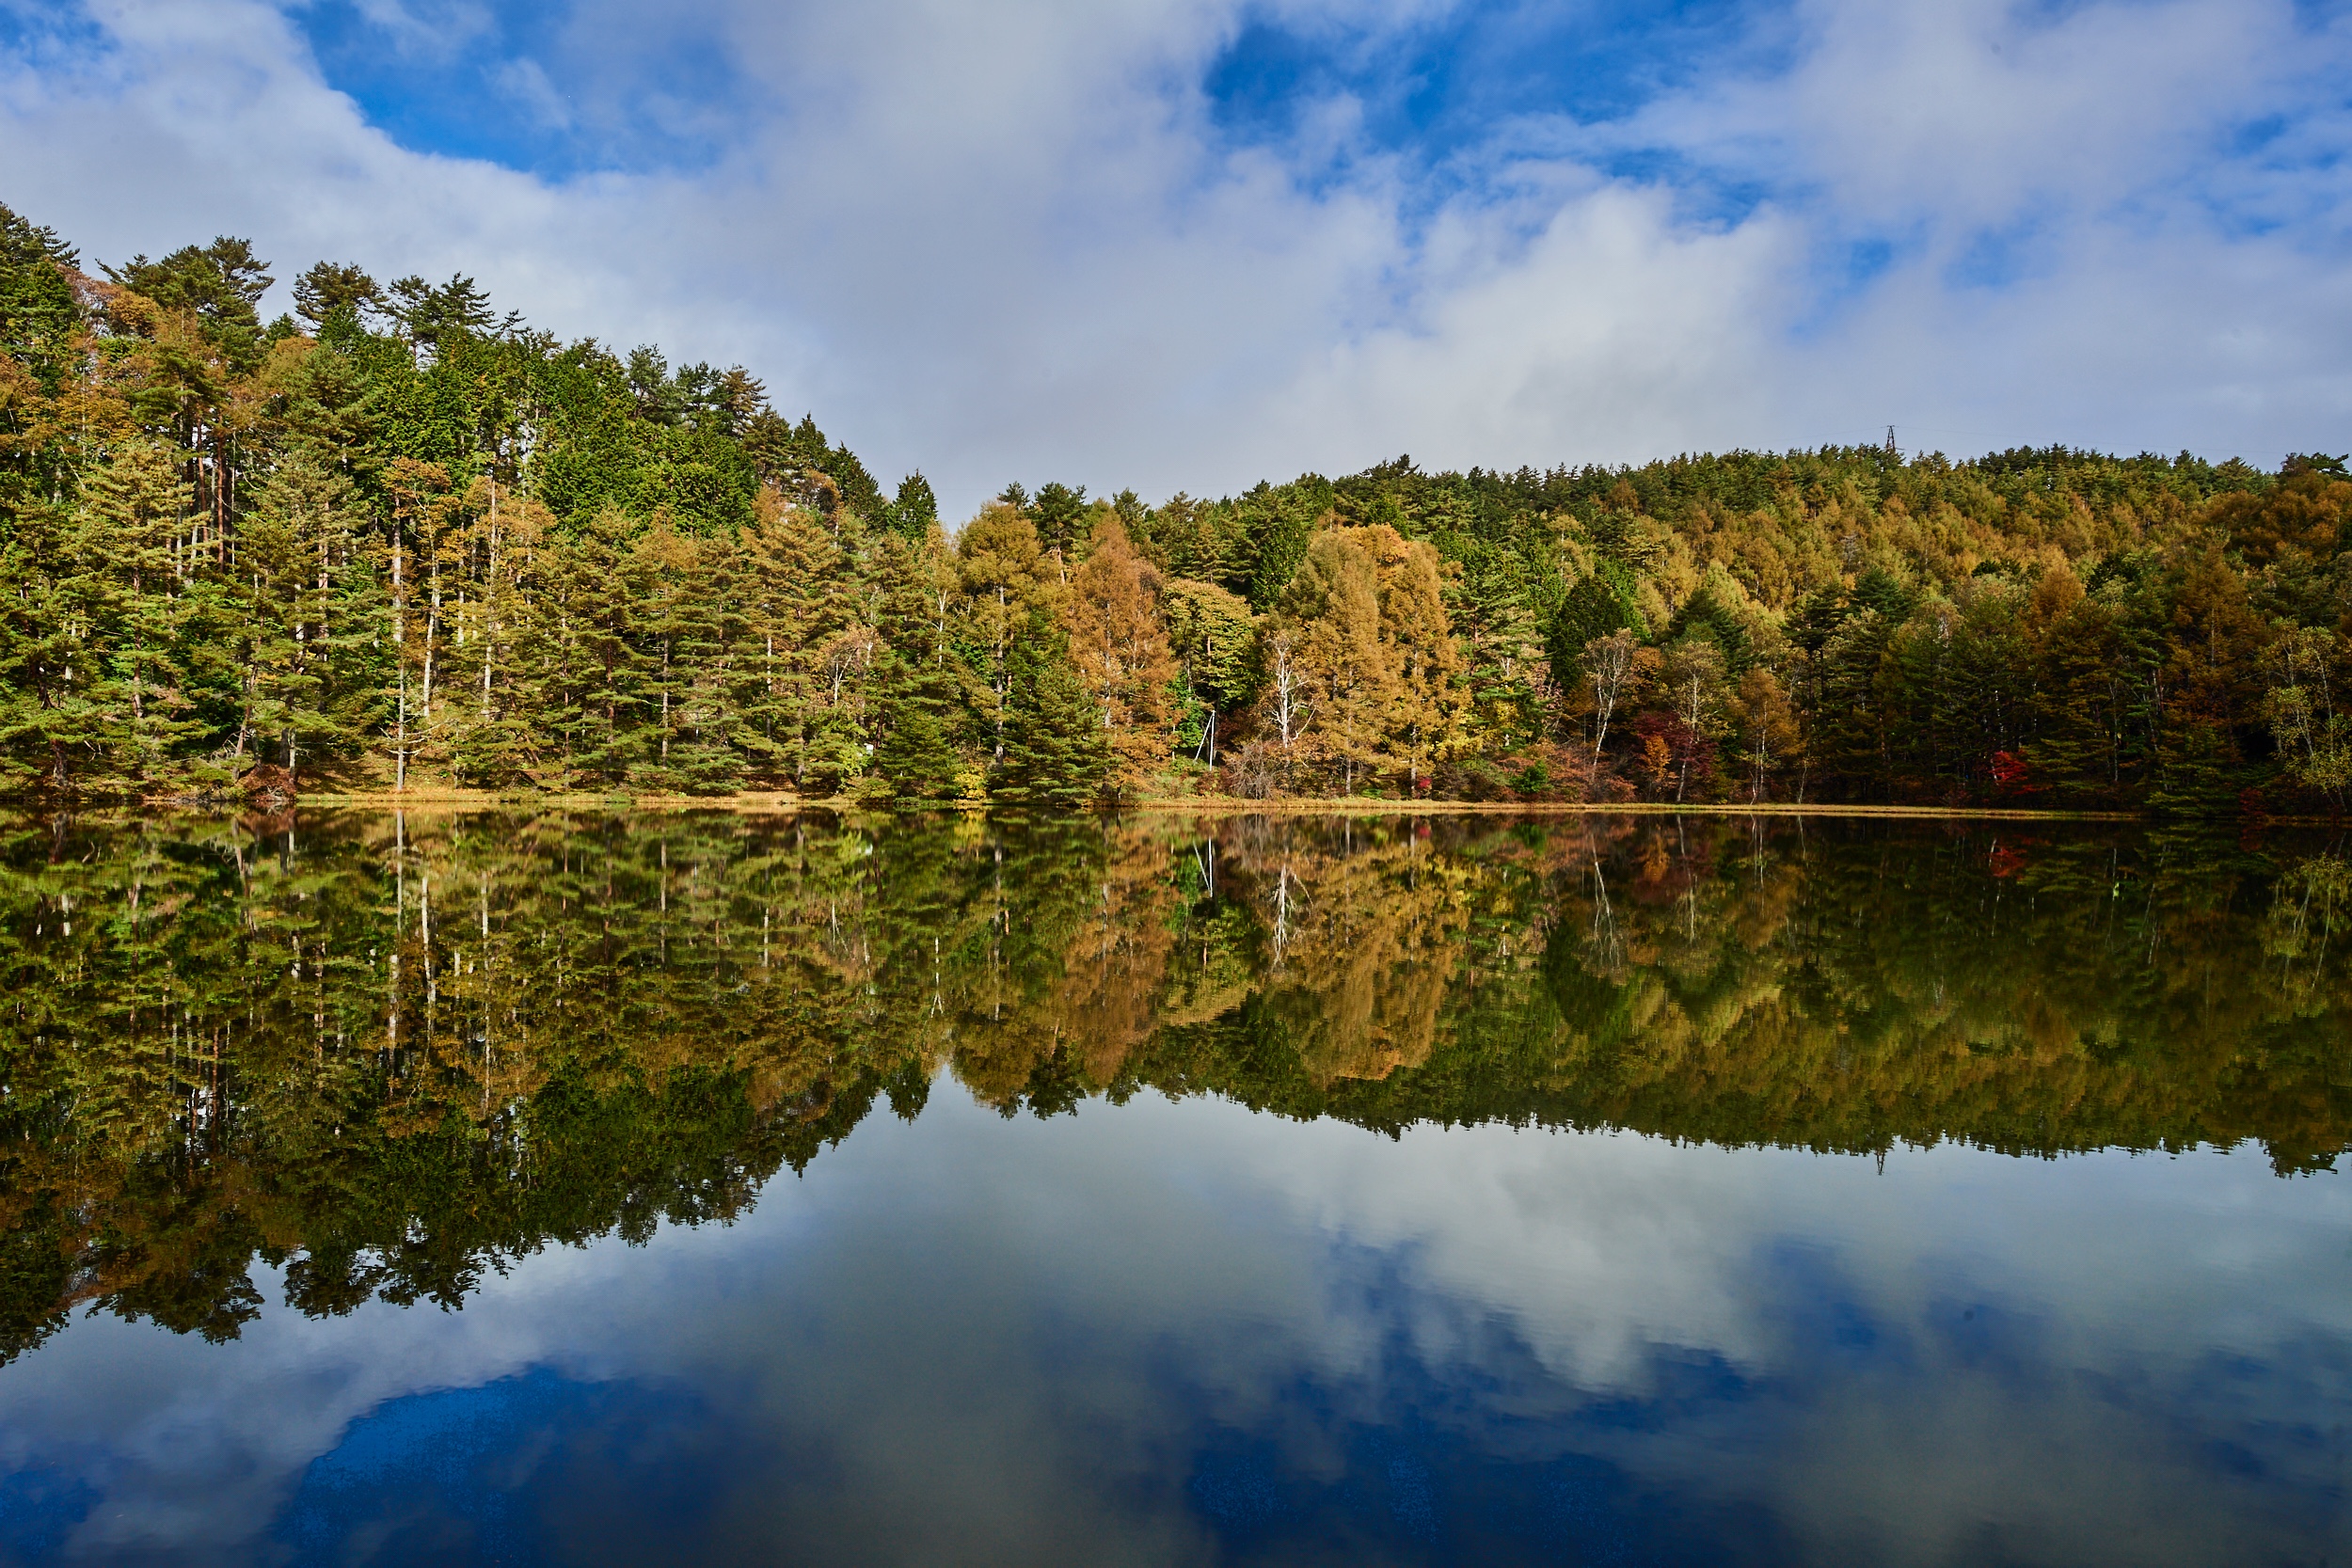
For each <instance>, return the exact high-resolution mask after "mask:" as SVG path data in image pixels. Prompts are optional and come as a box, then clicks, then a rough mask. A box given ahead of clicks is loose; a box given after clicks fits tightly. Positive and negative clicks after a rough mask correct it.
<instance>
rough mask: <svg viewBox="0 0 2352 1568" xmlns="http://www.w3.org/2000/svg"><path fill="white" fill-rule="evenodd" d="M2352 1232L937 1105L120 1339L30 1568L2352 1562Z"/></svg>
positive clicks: (1868, 1174) (2277, 1185) (45, 1467)
mask: <svg viewBox="0 0 2352 1568" xmlns="http://www.w3.org/2000/svg"><path fill="white" fill-rule="evenodd" d="M2348 1219H2352V1204H2348V1203H2347V1200H2346V1196H2345V1192H2344V1187H2343V1184H2342V1182H2341V1181H2340V1180H2339V1179H2337V1178H2336V1177H2333V1176H2323V1177H2319V1178H2315V1179H2307V1180H2280V1179H2279V1178H2277V1177H2275V1176H2273V1175H2272V1174H2271V1173H2270V1171H2269V1169H2268V1167H2267V1164H2266V1163H2265V1160H2264V1159H2263V1158H2262V1156H2261V1155H2260V1154H2259V1153H2252V1154H2238V1155H2226V1156H2225V1155H2219V1154H2213V1153H2202V1154H2197V1155H2191V1156H2185V1157H2182V1158H2179V1159H2166V1158H2161V1157H2156V1158H2147V1157H2143V1158H2137V1159H2135V1158H2130V1157H2126V1156H2122V1155H2099V1156H2093V1157H2089V1158H2078V1159H2070V1160H2064V1161H2058V1162H2045V1161H2031V1160H2011V1159H2007V1158H2004V1157H2000V1156H1996V1155H1989V1154H1984V1153H1980V1152H1977V1151H1973V1150H1968V1149H1961V1148H1940V1149H1937V1150H1934V1151H1931V1152H1924V1153H1922V1152H1913V1151H1904V1150H1898V1151H1897V1152H1896V1153H1895V1154H1894V1155H1893V1156H1892V1157H1890V1158H1889V1159H1888V1161H1887V1163H1886V1167H1885V1170H1884V1173H1883V1175H1882V1174H1879V1173H1878V1172H1877V1171H1876V1169H1875V1168H1874V1165H1873V1164H1872V1163H1871V1162H1869V1161H1867V1160H1858V1159H1844V1158H1817V1157H1814V1156H1811V1155H1807V1154H1804V1153H1801V1152H1788V1151H1739V1152H1732V1151H1724V1150H1720V1149H1714V1148H1675V1147H1671V1146H1669V1145H1666V1144H1663V1143H1661V1142H1658V1141H1655V1140H1649V1139H1643V1138H1638V1137H1633V1136H1629V1135H1604V1134H1591V1135H1580V1134H1559V1133H1545V1132H1513V1131H1511V1130H1509V1129H1507V1128H1499V1127H1486V1128H1481V1129H1475V1130H1468V1131H1450V1132H1439V1131H1434V1130H1421V1131H1415V1132H1408V1133H1407V1134H1406V1136H1405V1137H1404V1138H1403V1139H1402V1140H1401V1141H1396V1142H1391V1141H1390V1140H1388V1139H1385V1138H1382V1137H1379V1136H1376V1135H1374V1134H1370V1133H1366V1132H1362V1131H1359V1130H1358V1129H1355V1128H1351V1127H1347V1126H1344V1125H1341V1124H1335V1123H1315V1124H1310V1125H1301V1124H1297V1123H1293V1122H1286V1121H1282V1120H1279V1119H1276V1118H1274V1117H1263V1116H1253V1115H1251V1114H1249V1113H1247V1112H1245V1111H1242V1110H1239V1109H1237V1108H1234V1107H1232V1106H1231V1105H1227V1104H1223V1103H1218V1102H1213V1101H1188V1102H1185V1103H1183V1104H1169V1103H1168V1102H1166V1101H1161V1100H1159V1099H1157V1098H1156V1097H1145V1098H1143V1099H1141V1100H1138V1101H1135V1102H1133V1103H1131V1104H1128V1105H1126V1106H1123V1107H1114V1106H1111V1105H1109V1104H1106V1103H1104V1102H1101V1101H1094V1102H1090V1103H1089V1104H1087V1105H1086V1106H1084V1107H1083V1108H1082V1110H1081V1112H1080V1114H1079V1115H1078V1116H1077V1117H1074V1118H1073V1117H1061V1118H1057V1119H1056V1120H1054V1121H1051V1122H1043V1123H1041V1122H1037V1121H1034V1120H1028V1119H1024V1120H1021V1121H1018V1122H1010V1123H1008V1122H1005V1121H1002V1120H999V1119H998V1118H997V1117H995V1116H993V1114H990V1113H988V1112H985V1111H983V1110H980V1109H977V1108H975V1107H974V1106H972V1105H971V1104H970V1103H969V1102H968V1101H965V1100H964V1099H963V1098H962V1097H961V1095H959V1094H956V1093H954V1092H952V1091H949V1090H947V1089H946V1085H942V1088H941V1091H940V1092H938V1093H935V1094H934V1096H933V1098H932V1101H931V1103H930V1109H929V1110H928V1111H927V1112H926V1113H925V1115H924V1116H923V1117H922V1119H921V1120H920V1121H919V1122H918V1123H916V1124H914V1126H912V1127H909V1126H907V1125H905V1124H902V1123H899V1122H898V1121H895V1120H892V1119H889V1118H887V1117H876V1118H872V1119H869V1120H868V1121H867V1122H866V1124H865V1125H864V1126H862V1127H861V1128H860V1129H859V1130H858V1131H857V1132H856V1133H855V1134H854V1135H853V1136H852V1137H851V1138H850V1140H849V1141H848V1143H847V1144H845V1145H844V1146H842V1147H841V1148H836V1149H834V1150H832V1151H829V1152H828V1153H826V1154H825V1155H823V1156H822V1157H821V1158H819V1159H818V1161H817V1163H816V1164H814V1165H813V1166H812V1167H811V1168H810V1170H809V1173H808V1175H807V1176H806V1177H805V1178H803V1179H801V1180H792V1179H790V1178H788V1177H786V1178H779V1179H778V1180H776V1181H775V1182H773V1183H771V1187H770V1189H769V1191H768V1194H767V1196H766V1199H765V1201H764V1202H763V1203H762V1204H761V1206H760V1207H759V1208H758V1210H757V1211H756V1212H755V1213H753V1214H752V1215H751V1216H750V1217H749V1218H747V1219H745V1220H743V1221H741V1222H739V1223H738V1224H736V1225H734V1226H732V1227H706V1228H704V1229H701V1230H693V1231H686V1230H676V1229H668V1230H664V1231H663V1232H662V1233H661V1234H660V1236H659V1237H657V1238H656V1239H655V1241H654V1242H653V1243H651V1244H650V1245H648V1246H645V1247H644V1248H639V1249H631V1248H629V1247H627V1246H625V1245H623V1244H621V1243H618V1242H615V1241H609V1240H608V1241H604V1242H599V1243H596V1244H594V1245H592V1246H590V1247H589V1248H587V1249H585V1250H572V1249H556V1250H551V1251H548V1252H544V1253H541V1254H539V1255H537V1256H535V1257H532V1258H530V1259H526V1260H524V1261H523V1262H522V1263H521V1264H520V1265H519V1266H517V1267H516V1268H515V1269H514V1270H513V1271H512V1272H511V1273H510V1274H509V1275H507V1276H506V1277H505V1278H503V1279H497V1280H492V1281H490V1282H489V1283H488V1284H487V1285H486V1286H485V1289H484V1290H483V1291H481V1293H480V1294H479V1295H478V1296H476V1297H475V1298H473V1299H472V1300H471V1301H469V1304H468V1305H467V1307H465V1309H464V1310H463V1311H461V1312H457V1313H444V1312H441V1311H438V1310H436V1309H433V1308H430V1307H425V1308H417V1309H402V1308H398V1307H389V1306H386V1305H383V1304H381V1303H373V1304H370V1305H367V1306H364V1307H360V1308H359V1309H358V1310H357V1311H356V1312H354V1313H353V1314H352V1315H351V1316H349V1317H347V1318H341V1319H326V1320H317V1321H313V1320H305V1319H302V1318H299V1317H296V1316H294V1315H292V1314H288V1313H285V1312H282V1311H272V1312H270V1313H267V1314H265V1315H264V1317H263V1319H262V1321H261V1322H259V1323H255V1324H253V1325H252V1326H251V1327H250V1328H249V1329H248V1331H247V1332H246V1336H245V1338H243V1339H241V1340H239V1341H237V1342H236V1343H233V1344H230V1345H227V1346H220V1347H215V1346H210V1345H207V1344H204V1343H203V1342H201V1341H200V1340H198V1339H195V1338H174V1337H173V1336H171V1335H168V1334H167V1333H165V1332H163V1331H161V1330H158V1329H156V1328H153V1327H151V1326H149V1325H145V1324H138V1325H133V1324H128V1323H119V1322H117V1321H114V1320H112V1319H92V1320H85V1321H82V1322H79V1323H75V1324H74V1325H73V1326H72V1328H71V1329H69V1330H67V1331H66V1332H64V1333H62V1334H60V1335H59V1336H58V1337H57V1338H56V1339H54V1340H52V1341H51V1342H50V1343H49V1344H47V1345H45V1346H43V1347H41V1348H40V1349H39V1350H37V1351H35V1352H33V1353H32V1354H30V1355H28V1356H27V1357H25V1358H24V1361H22V1362H20V1363H19V1364H18V1365H16V1366H14V1367H11V1368H9V1369H8V1370H6V1371H5V1372H0V1468H5V1470H6V1471H7V1472H8V1476H7V1479H6V1480H5V1481H0V1550H5V1552H6V1553H7V1554H8V1556H9V1557H11V1558H14V1559H17V1560H33V1561H41V1560H53V1559H54V1560H102V1561H103V1560H146V1559H149V1558H152V1557H156V1556H161V1557H163V1558H165V1559H167V1560H191V1561H198V1560H219V1561H248V1560H283V1561H292V1562H349V1561H421V1560H446V1561H493V1560H497V1561H615V1562H619V1561H642V1560H660V1559H663V1558H672V1559H677V1560H688V1559H699V1560H744V1561H769V1560H803V1561H827V1562H831V1561H880V1562H897V1561H926V1562H933V1561H959V1562H966V1561H969V1562H980V1561H1047V1560H1064V1561H1088V1562H1130V1561H1132V1562H1183V1561H1204V1560H1239V1561H1250V1560H1266V1561H1275V1560H1280V1561H1286V1562H1287V1561H1302V1560H1308V1561H1311V1560H1332V1561H1358V1562H1363V1561H1383V1560H1394V1561H1403V1562H1411V1561H1434V1560H1464V1561H1470V1560H1475V1561H1516V1560H1525V1561H1548V1562H1556V1561H1575V1562H1629V1563H1630V1562H1653V1561H1691V1562H1701V1561H1705V1562H1721V1561H1732V1562H1737V1561H1791V1560H1810V1561H1856V1560H1873V1561H1898V1562H1948V1561H1983V1562H1994V1561H2021V1562H2031V1561H2052V1562H2058V1561H2064V1562H2118V1563H2122V1562H2134V1563H2144V1562H2216V1561H2223V1560H2238V1561H2262V1560H2280V1561H2293V1560H2305V1561H2316V1560H2319V1559H2320V1558H2321V1557H2322V1556H2323V1555H2327V1554H2331V1553H2332V1554H2334V1556H2335V1557H2336V1559H2337V1560H2342V1559H2343V1557H2344V1553H2345V1552H2346V1550H2347V1548H2348V1547H2352V1537H2348V1536H2347V1523H2346V1513H2345V1509H2344V1491H2343V1489H2344V1484H2345V1481H2346V1479H2347V1477H2346V1474H2345V1457H2344V1456H2345V1451H2346V1450H2345V1443H2344V1432H2343V1427H2342V1422H2343V1417H2342V1412H2343V1411H2344V1409H2346V1408H2348V1407H2352V1352H2348V1349H2347V1347H2352V1332H2348V1331H2352V1291H2347V1290H2346V1286H2347V1285H2352V1253H2348V1250H2347V1249H2348V1246H2352V1225H2347V1223H2346V1222H2347V1220H2348ZM268 1283H269V1284H270V1285H271V1287H272V1291H271V1293H272V1294H273V1296H274V1282H268Z"/></svg>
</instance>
